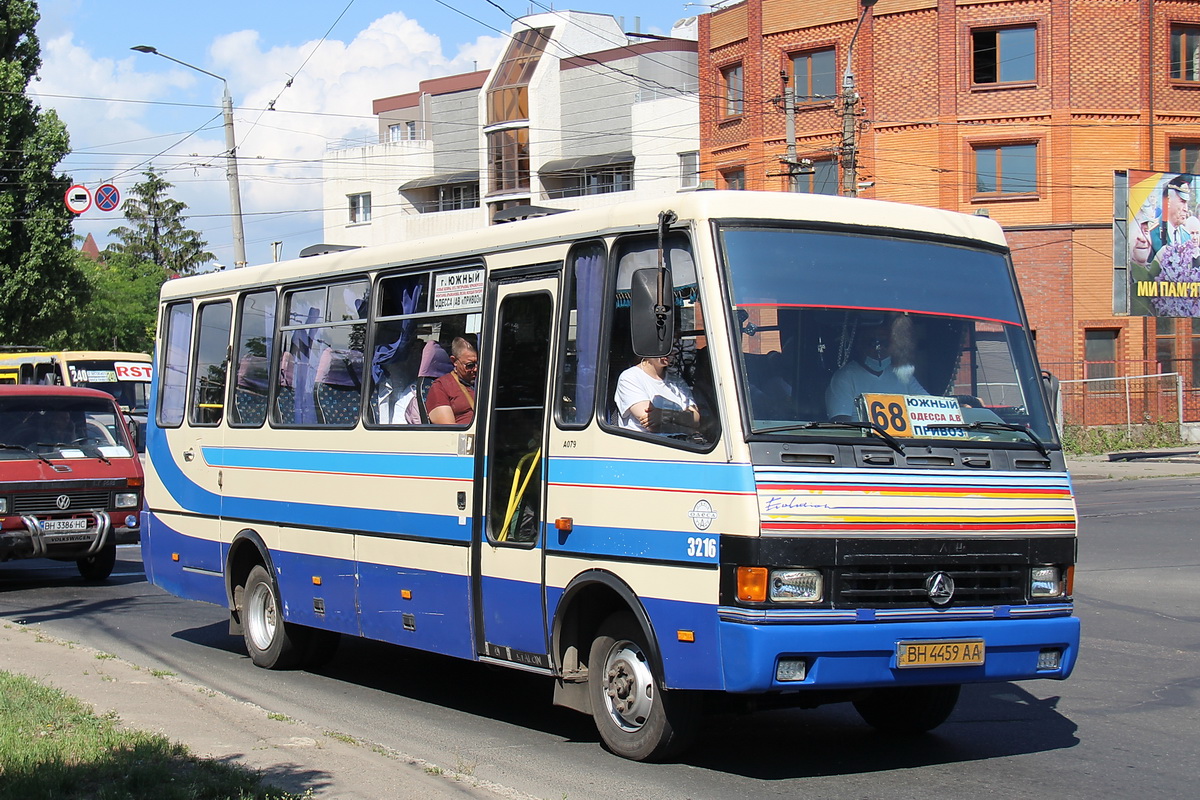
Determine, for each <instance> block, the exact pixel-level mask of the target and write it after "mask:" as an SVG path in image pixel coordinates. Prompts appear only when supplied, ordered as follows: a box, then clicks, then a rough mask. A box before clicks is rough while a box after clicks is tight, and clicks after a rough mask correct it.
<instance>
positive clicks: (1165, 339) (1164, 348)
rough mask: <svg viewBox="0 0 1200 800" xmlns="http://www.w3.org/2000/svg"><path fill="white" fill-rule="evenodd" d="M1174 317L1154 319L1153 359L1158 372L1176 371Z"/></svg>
mask: <svg viewBox="0 0 1200 800" xmlns="http://www.w3.org/2000/svg"><path fill="white" fill-rule="evenodd" d="M1176 357H1177V353H1176V349H1175V319H1174V318H1173V317H1158V318H1156V319H1155V320H1154V360H1155V361H1157V362H1158V371H1159V372H1178V371H1179V370H1178V368H1177V367H1176V364H1175V359H1176Z"/></svg>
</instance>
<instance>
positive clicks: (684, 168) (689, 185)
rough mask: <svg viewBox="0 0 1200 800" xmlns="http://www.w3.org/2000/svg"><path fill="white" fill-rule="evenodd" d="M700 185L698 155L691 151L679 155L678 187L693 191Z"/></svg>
mask: <svg viewBox="0 0 1200 800" xmlns="http://www.w3.org/2000/svg"><path fill="white" fill-rule="evenodd" d="M699 185H700V153H699V152H697V151H695V150H692V151H690V152H687V153H680V154H679V187H680V188H681V189H695V188H696V187H697V186H699Z"/></svg>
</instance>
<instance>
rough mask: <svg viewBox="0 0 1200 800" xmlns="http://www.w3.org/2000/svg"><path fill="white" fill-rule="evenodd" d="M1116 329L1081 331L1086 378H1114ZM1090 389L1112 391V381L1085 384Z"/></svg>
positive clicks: (1084, 374)
mask: <svg viewBox="0 0 1200 800" xmlns="http://www.w3.org/2000/svg"><path fill="white" fill-rule="evenodd" d="M1117 333H1118V332H1117V331H1115V330H1085V331H1084V332H1083V377H1084V378H1088V379H1096V378H1114V377H1116V375H1117ZM1085 385H1086V386H1087V387H1088V388H1089V389H1090V390H1092V391H1112V390H1113V389H1115V388H1116V385H1115V384H1114V383H1113V382H1112V381H1098V382H1096V383H1089V384H1085Z"/></svg>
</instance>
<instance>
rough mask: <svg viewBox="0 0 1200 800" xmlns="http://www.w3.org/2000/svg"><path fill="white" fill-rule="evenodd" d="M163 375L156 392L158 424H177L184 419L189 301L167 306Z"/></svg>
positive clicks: (189, 322) (188, 344)
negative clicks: (157, 394)
mask: <svg viewBox="0 0 1200 800" xmlns="http://www.w3.org/2000/svg"><path fill="white" fill-rule="evenodd" d="M164 327H165V328H166V335H165V336H163V355H162V375H161V381H162V382H161V385H160V386H159V390H158V392H159V396H158V424H159V425H162V426H164V427H177V426H178V425H180V424H181V423H182V422H183V413H184V405H185V402H186V398H187V375H188V363H189V354H190V352H191V344H192V304H191V303H174V304H173V305H170V306H167V311H166V319H165V320H164Z"/></svg>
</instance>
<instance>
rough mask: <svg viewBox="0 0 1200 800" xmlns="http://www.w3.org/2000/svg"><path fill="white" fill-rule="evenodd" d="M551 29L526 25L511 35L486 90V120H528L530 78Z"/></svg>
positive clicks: (494, 122) (493, 122)
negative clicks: (527, 26)
mask: <svg viewBox="0 0 1200 800" xmlns="http://www.w3.org/2000/svg"><path fill="white" fill-rule="evenodd" d="M552 31H553V28H526V29H525V30H523V31H521V32H520V33H518V34H517V35H516V36H514V37H513V38H512V41H511V42H509V44H508V50H506V51H505V53H504V59H503V60H502V61H501V62H500V66H498V67H496V74H495V77H493V78H492V85H491V87H490V88H489V89H488V93H487V122H488V124H489V125H495V124H496V123H498V122H511V121H513V120H520V119H529V81H530V79H531V78H532V77H533V71H534V70H535V69H537V65H538V60H539V59H540V58H541V57H542V50H543V49H545V47H546V43H547V42H549V41H550V33H551V32H552Z"/></svg>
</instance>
